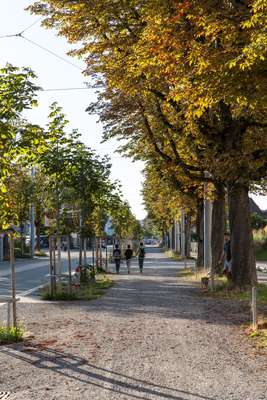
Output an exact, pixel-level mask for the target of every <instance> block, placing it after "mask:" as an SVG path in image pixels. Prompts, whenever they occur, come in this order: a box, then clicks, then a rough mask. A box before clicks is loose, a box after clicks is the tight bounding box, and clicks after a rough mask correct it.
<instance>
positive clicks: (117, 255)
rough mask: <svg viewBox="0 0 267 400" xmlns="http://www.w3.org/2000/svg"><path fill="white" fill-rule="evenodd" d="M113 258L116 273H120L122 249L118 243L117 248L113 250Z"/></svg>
mask: <svg viewBox="0 0 267 400" xmlns="http://www.w3.org/2000/svg"><path fill="white" fill-rule="evenodd" d="M113 259H114V261H115V265H116V274H119V273H120V265H121V250H120V248H119V245H118V244H116V245H115V249H114V250H113Z"/></svg>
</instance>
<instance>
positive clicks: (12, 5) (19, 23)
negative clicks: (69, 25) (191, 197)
mask: <svg viewBox="0 0 267 400" xmlns="http://www.w3.org/2000/svg"><path fill="white" fill-rule="evenodd" d="M32 2H33V0H32V1H30V0H1V14H0V66H1V67H2V66H4V65H5V64H6V63H7V62H9V63H11V64H13V65H15V66H20V67H22V66H27V67H31V68H32V69H33V70H34V71H35V73H36V74H37V76H38V79H37V83H38V85H40V86H41V87H42V88H43V89H60V88H81V87H85V83H86V82H88V78H85V77H84V76H83V75H82V70H83V67H84V64H83V63H82V62H81V61H79V60H77V59H75V58H71V57H68V56H67V55H66V53H67V51H68V50H70V48H71V46H70V45H69V44H68V43H67V41H66V40H65V39H64V38H62V37H58V36H57V34H56V31H53V30H46V29H44V28H42V27H41V26H40V21H38V20H39V18H38V16H32V15H31V14H30V13H29V12H26V11H25V10H24V9H25V8H26V7H27V6H28V5H29V4H31V3H32ZM31 24H34V25H33V26H32V27H30V25H31ZM28 27H29V29H26V31H25V32H24V34H23V35H24V36H25V37H26V38H27V39H28V40H31V41H34V42H35V43H37V44H38V45H39V46H43V47H45V48H47V49H48V50H49V51H51V52H53V53H56V54H57V55H58V56H59V57H62V58H64V59H66V60H67V61H68V62H69V63H70V64H69V63H67V62H65V61H63V60H61V59H59V58H57V57H55V56H54V55H52V54H51V53H49V52H46V51H44V50H43V49H41V48H40V47H38V46H37V45H34V44H33V43H30V42H29V41H27V40H25V39H23V38H21V37H7V38H1V36H5V35H12V34H17V33H20V32H21V31H23V30H24V29H25V28H28ZM71 64H74V65H71ZM95 99H96V96H95V94H94V92H93V90H92V89H89V90H88V89H86V90H73V91H72V90H70V91H43V92H40V94H39V99H38V101H39V107H38V108H36V109H34V110H31V111H29V112H27V115H26V116H27V118H28V119H29V120H30V121H31V122H33V123H36V124H40V125H42V126H44V125H45V124H46V123H47V115H48V113H49V105H50V104H51V103H52V102H54V101H56V102H58V103H59V105H60V106H61V107H62V108H63V111H64V112H65V114H66V116H67V119H68V120H69V121H70V126H69V129H70V130H71V129H76V128H77V129H78V130H79V132H80V133H81V134H82V140H83V142H84V143H86V144H87V145H88V146H90V147H92V148H94V149H96V151H97V153H98V154H100V155H104V154H108V155H109V156H110V157H111V161H112V165H113V166H112V179H114V180H115V179H118V180H120V182H121V184H122V191H123V195H124V198H125V199H126V200H128V201H129V203H130V205H131V208H132V211H133V213H134V214H135V215H136V217H137V218H138V219H143V218H144V217H145V215H146V212H145V210H144V207H143V204H142V203H143V200H142V196H141V193H140V191H141V189H142V181H143V176H142V169H143V166H144V165H143V163H142V162H132V161H131V160H130V159H128V158H123V157H121V156H120V155H119V154H117V153H116V148H117V147H118V142H116V141H115V140H113V141H108V142H106V143H103V144H101V135H102V127H101V124H98V123H97V119H98V118H97V116H90V115H88V113H86V112H85V109H86V107H87V106H88V105H89V104H90V103H91V102H92V101H95ZM252 197H253V199H254V200H255V201H256V203H257V204H258V205H259V207H260V208H262V209H267V197H266V196H254V195H252Z"/></svg>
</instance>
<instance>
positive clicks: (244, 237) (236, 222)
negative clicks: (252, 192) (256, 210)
mask: <svg viewBox="0 0 267 400" xmlns="http://www.w3.org/2000/svg"><path fill="white" fill-rule="evenodd" d="M228 198H229V220H230V231H231V252H232V281H233V287H234V288H239V289H241V290H243V289H245V288H246V287H248V286H251V285H254V284H256V282H257V274H256V265H255V254H254V246H253V237H252V229H251V220H250V208H249V197H248V188H247V187H246V186H244V185H241V184H233V185H231V187H229V190H228Z"/></svg>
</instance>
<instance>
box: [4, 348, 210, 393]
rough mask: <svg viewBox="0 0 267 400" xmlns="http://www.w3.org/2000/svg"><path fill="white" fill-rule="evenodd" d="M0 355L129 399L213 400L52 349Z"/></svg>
mask: <svg viewBox="0 0 267 400" xmlns="http://www.w3.org/2000/svg"><path fill="white" fill-rule="evenodd" d="M0 353H2V354H5V355H8V356H10V357H14V358H16V359H19V360H21V361H23V362H25V363H28V364H31V365H33V366H34V367H36V368H40V369H43V370H49V371H50V372H51V371H53V372H55V373H57V374H59V375H61V376H64V377H65V378H70V379H73V380H75V381H76V382H81V383H83V384H88V385H93V386H95V387H98V388H101V389H103V390H108V391H111V392H115V393H118V394H121V395H127V396H129V395H130V396H131V398H135V399H141V400H148V398H147V397H145V396H146V395H148V396H151V395H153V396H155V397H153V398H155V399H158V400H160V399H161V400H163V399H170V400H187V399H188V397H190V399H192V400H214V399H213V398H211V397H207V396H203V395H200V394H196V393H192V392H188V391H185V390H179V389H175V388H170V387H168V386H163V385H158V384H156V383H154V382H148V381H146V380H141V379H137V378H134V377H132V376H129V375H124V374H121V373H118V372H116V371H113V370H110V369H106V368H100V367H97V366H96V365H93V364H90V363H88V362H87V360H86V359H85V358H81V357H77V356H74V355H72V354H69V353H65V352H61V351H58V350H55V349H52V348H47V347H45V348H40V347H38V345H35V344H34V345H28V346H27V345H22V347H21V348H16V349H15V348H11V347H10V348H7V347H6V348H4V349H2V350H0Z"/></svg>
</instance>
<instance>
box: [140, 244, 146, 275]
mask: <svg viewBox="0 0 267 400" xmlns="http://www.w3.org/2000/svg"><path fill="white" fill-rule="evenodd" d="M145 255H146V252H145V247H144V243H143V242H141V243H140V247H139V250H138V264H139V270H140V274H142V273H143V268H144V259H145Z"/></svg>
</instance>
